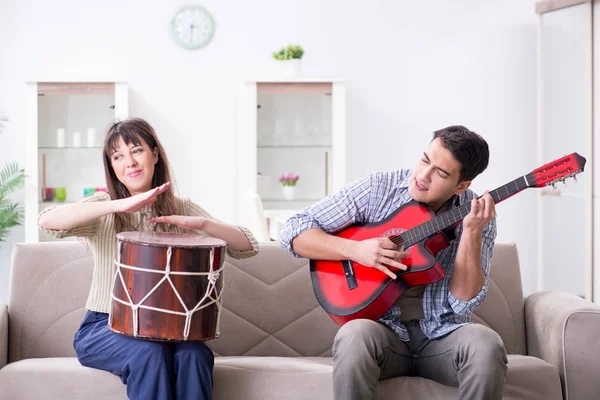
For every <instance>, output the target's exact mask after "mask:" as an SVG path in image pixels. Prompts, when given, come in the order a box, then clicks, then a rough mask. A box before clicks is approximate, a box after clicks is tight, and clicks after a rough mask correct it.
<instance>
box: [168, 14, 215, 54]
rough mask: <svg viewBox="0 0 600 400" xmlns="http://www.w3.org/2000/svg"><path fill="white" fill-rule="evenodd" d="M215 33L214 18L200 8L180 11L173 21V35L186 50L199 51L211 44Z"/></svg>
mask: <svg viewBox="0 0 600 400" xmlns="http://www.w3.org/2000/svg"><path fill="white" fill-rule="evenodd" d="M214 33H215V23H214V21H213V19H212V16H211V15H210V14H209V13H208V11H206V10H205V9H204V8H202V7H200V6H188V7H184V8H181V9H179V10H178V11H177V12H176V13H175V16H174V17H173V19H172V20H171V35H172V36H173V39H174V40H175V42H177V44H179V45H180V46H182V47H184V48H186V49H199V48H201V47H204V46H206V45H207V44H208V42H210V40H211V39H212V37H213V34H214Z"/></svg>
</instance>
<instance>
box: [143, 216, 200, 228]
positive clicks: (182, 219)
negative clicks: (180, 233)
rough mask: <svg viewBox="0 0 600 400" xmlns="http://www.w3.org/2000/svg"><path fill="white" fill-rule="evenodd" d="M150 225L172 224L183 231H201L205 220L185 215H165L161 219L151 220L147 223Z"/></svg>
mask: <svg viewBox="0 0 600 400" xmlns="http://www.w3.org/2000/svg"><path fill="white" fill-rule="evenodd" d="M148 222H149V223H151V224H173V225H175V226H178V227H180V228H183V229H202V227H203V226H204V223H205V222H206V218H204V217H189V216H187V215H166V216H163V217H156V218H151V219H150V221H148Z"/></svg>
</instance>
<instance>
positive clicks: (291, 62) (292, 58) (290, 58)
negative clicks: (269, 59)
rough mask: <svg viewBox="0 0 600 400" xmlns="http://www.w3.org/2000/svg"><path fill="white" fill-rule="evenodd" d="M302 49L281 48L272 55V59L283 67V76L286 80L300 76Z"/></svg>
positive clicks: (290, 46) (297, 46)
mask: <svg viewBox="0 0 600 400" xmlns="http://www.w3.org/2000/svg"><path fill="white" fill-rule="evenodd" d="M303 55H304V49H303V48H302V46H300V45H291V44H290V45H289V46H287V47H282V48H281V49H279V50H278V51H276V52H274V53H273V58H274V59H275V60H277V61H279V62H281V63H282V65H283V74H284V76H285V77H287V78H291V77H294V76H298V75H300V72H301V71H302V56H303Z"/></svg>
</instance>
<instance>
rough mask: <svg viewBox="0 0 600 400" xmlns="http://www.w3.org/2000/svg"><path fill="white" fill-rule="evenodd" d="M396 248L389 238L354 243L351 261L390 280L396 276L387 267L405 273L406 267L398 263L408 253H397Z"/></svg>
mask: <svg viewBox="0 0 600 400" xmlns="http://www.w3.org/2000/svg"><path fill="white" fill-rule="evenodd" d="M397 249H398V246H397V245H395V244H394V242H392V241H391V240H390V239H389V238H374V239H367V240H362V241H358V242H356V244H355V245H354V248H353V250H352V257H351V259H352V261H355V262H357V263H359V264H362V265H364V266H367V267H371V268H375V269H378V270H380V271H381V272H384V273H386V274H387V275H388V276H389V277H390V278H392V279H396V278H397V276H396V274H395V273H393V272H392V271H391V270H390V269H389V267H394V268H397V269H400V270H403V271H405V270H406V268H407V267H406V265H404V264H402V263H400V262H399V260H401V259H402V258H404V257H406V256H407V255H408V251H398V250H397Z"/></svg>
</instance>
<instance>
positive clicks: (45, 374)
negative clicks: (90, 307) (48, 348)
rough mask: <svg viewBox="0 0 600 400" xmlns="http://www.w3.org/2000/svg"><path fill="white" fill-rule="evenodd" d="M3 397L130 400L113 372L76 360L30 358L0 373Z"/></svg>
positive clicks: (12, 399)
mask: <svg viewBox="0 0 600 400" xmlns="http://www.w3.org/2000/svg"><path fill="white" fill-rule="evenodd" d="M0 393H2V395H1V396H0V397H1V398H2V399H11V400H38V399H39V400H42V399H44V400H66V399H86V400H107V399H122V400H126V399H127V391H126V386H125V385H124V384H123V383H122V382H121V379H119V377H117V376H115V375H113V374H111V373H110V372H105V371H100V370H97V369H92V368H85V367H82V366H81V364H79V361H77V358H75V357H57V358H31V359H28V360H22V361H17V362H13V363H10V364H8V365H7V366H6V367H4V368H2V369H0Z"/></svg>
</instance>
